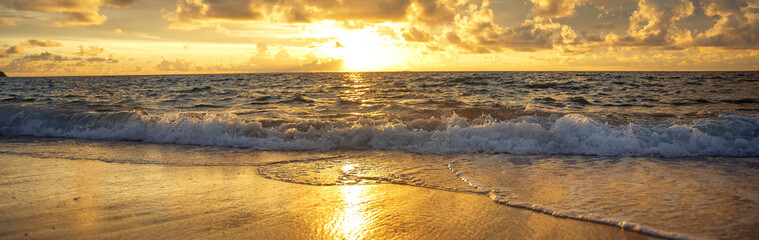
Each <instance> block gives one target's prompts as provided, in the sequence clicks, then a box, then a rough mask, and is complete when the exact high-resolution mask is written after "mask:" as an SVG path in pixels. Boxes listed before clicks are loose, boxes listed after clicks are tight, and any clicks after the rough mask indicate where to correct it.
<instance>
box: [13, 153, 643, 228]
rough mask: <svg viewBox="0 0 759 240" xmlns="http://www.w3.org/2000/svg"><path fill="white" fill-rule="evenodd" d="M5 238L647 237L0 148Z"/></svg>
mask: <svg viewBox="0 0 759 240" xmlns="http://www.w3.org/2000/svg"><path fill="white" fill-rule="evenodd" d="M0 166H2V167H1V168H0V173H2V174H1V175H0V176H2V177H0V185H2V186H4V187H2V188H0V191H1V192H0V193H2V194H0V196H2V199H3V201H2V203H0V226H3V227H2V228H0V237H2V238H9V239H18V238H25V237H31V238H77V239H82V238H83V239H92V238H232V237H235V238H238V237H248V238H267V239H335V238H349V239H355V238H389V237H402V238H435V239H446V238H457V237H458V238H460V237H468V238H501V239H502V238H520V239H521V238H563V239H586V238H588V237H589V236H593V237H597V238H614V239H647V238H651V237H650V236H646V235H643V234H640V233H637V232H631V231H625V230H622V229H621V228H619V227H613V226H607V225H602V224H596V223H590V222H584V221H578V220H572V219H564V218H557V217H553V216H549V215H546V214H542V213H536V212H533V211H529V210H524V209H518V208H513V207H508V206H504V205H501V204H497V203H495V202H493V201H491V200H490V199H488V198H487V197H483V196H482V195H481V194H466V193H457V192H449V191H440V190H434V189H428V188H422V187H414V186H404V185H397V184H371V185H338V186H312V185H305V184H296V183H287V182H282V181H278V180H271V179H267V178H264V177H261V176H259V175H257V174H256V171H257V170H256V169H257V167H255V166H170V165H154V164H129V163H107V162H102V161H93V160H69V159H55V158H46V159H40V158H34V157H27V156H18V155H9V154H0Z"/></svg>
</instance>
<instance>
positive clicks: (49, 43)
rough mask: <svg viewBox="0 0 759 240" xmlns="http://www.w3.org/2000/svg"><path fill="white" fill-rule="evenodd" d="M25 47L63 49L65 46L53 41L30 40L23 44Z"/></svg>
mask: <svg viewBox="0 0 759 240" xmlns="http://www.w3.org/2000/svg"><path fill="white" fill-rule="evenodd" d="M21 45H22V46H24V47H61V46H63V44H61V43H59V42H55V41H51V40H45V41H43V40H38V39H28V40H26V42H23V43H21Z"/></svg>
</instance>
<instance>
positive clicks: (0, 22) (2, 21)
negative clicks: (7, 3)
mask: <svg viewBox="0 0 759 240" xmlns="http://www.w3.org/2000/svg"><path fill="white" fill-rule="evenodd" d="M0 26H16V22H15V21H13V20H12V19H10V18H7V17H4V18H0Z"/></svg>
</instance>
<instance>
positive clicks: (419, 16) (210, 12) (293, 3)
mask: <svg viewBox="0 0 759 240" xmlns="http://www.w3.org/2000/svg"><path fill="white" fill-rule="evenodd" d="M460 2H466V1H456V0H363V1H341V0H242V1H238V0H178V1H177V7H176V9H175V10H174V11H171V12H164V19H166V20H167V21H168V22H169V25H170V26H171V27H172V28H178V29H195V28H198V27H204V26H209V25H212V24H213V23H215V22H219V21H270V22H313V21H319V20H333V21H349V22H352V23H354V24H355V23H357V22H368V23H380V22H409V21H413V22H418V23H422V24H425V25H439V24H447V23H452V22H453V20H454V17H455V16H456V10H457V7H458V6H461V5H462V4H461V3H460ZM359 25H361V24H359Z"/></svg>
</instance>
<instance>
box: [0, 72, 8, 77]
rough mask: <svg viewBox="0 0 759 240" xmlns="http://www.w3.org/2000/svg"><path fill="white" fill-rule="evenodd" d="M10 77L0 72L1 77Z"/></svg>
mask: <svg viewBox="0 0 759 240" xmlns="http://www.w3.org/2000/svg"><path fill="white" fill-rule="evenodd" d="M7 76H8V75H5V73H4V72H3V71H0V77H7Z"/></svg>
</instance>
